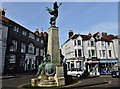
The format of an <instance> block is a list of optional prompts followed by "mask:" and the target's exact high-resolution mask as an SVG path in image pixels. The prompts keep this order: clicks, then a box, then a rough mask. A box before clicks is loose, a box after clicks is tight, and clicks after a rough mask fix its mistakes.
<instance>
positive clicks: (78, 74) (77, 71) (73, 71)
mask: <svg viewBox="0 0 120 89" xmlns="http://www.w3.org/2000/svg"><path fill="white" fill-rule="evenodd" d="M67 75H72V76H76V77H78V78H79V77H82V75H83V70H80V69H76V68H74V69H71V70H68V71H67Z"/></svg>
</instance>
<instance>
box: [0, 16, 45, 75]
mask: <svg viewBox="0 0 120 89" xmlns="http://www.w3.org/2000/svg"><path fill="white" fill-rule="evenodd" d="M0 19H1V23H0V24H1V25H2V31H5V32H6V33H5V32H4V34H6V35H3V34H2V36H5V37H4V38H6V41H5V42H4V43H5V45H6V46H4V47H5V48H4V52H3V51H2V53H4V54H2V55H3V56H4V57H3V58H2V60H4V61H3V62H4V63H3V64H4V65H3V68H4V71H3V72H4V73H8V74H9V73H11V72H12V73H17V72H25V71H35V70H37V67H38V65H39V64H40V63H41V61H42V60H43V55H44V53H45V52H44V39H43V38H42V37H41V36H40V35H39V34H38V35H37V34H36V33H34V32H31V31H30V30H28V29H27V28H25V27H23V26H21V25H20V24H18V23H16V22H15V21H13V20H10V19H9V18H7V17H6V16H5V14H4V15H2V16H1V18H0ZM6 19H7V21H8V22H7V23H6V22H5V21H4V20H6ZM6 26H7V27H6ZM2 43H3V42H2Z"/></svg>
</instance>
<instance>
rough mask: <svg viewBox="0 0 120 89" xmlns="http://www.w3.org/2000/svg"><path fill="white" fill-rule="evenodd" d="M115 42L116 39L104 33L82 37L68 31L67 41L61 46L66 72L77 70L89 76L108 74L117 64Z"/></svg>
mask: <svg viewBox="0 0 120 89" xmlns="http://www.w3.org/2000/svg"><path fill="white" fill-rule="evenodd" d="M100 35H101V36H100ZM115 42H116V43H117V42H118V37H117V36H114V35H107V34H106V33H102V34H100V33H99V32H97V33H95V34H93V35H92V34H88V35H82V34H74V33H73V32H72V31H70V32H69V39H68V40H67V41H66V42H65V43H64V44H63V45H62V46H61V49H62V54H63V55H64V57H65V60H66V63H67V66H68V70H71V69H72V68H77V69H80V70H87V71H88V72H89V73H90V74H91V75H100V74H110V73H111V68H112V66H113V65H114V64H116V63H117V62H118V51H117V48H116V47H115V46H116V45H115V44H116V43H115Z"/></svg>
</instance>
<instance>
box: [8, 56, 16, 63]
mask: <svg viewBox="0 0 120 89" xmlns="http://www.w3.org/2000/svg"><path fill="white" fill-rule="evenodd" d="M9 63H16V56H15V55H10V56H9Z"/></svg>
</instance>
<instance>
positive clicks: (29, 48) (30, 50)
mask: <svg viewBox="0 0 120 89" xmlns="http://www.w3.org/2000/svg"><path fill="white" fill-rule="evenodd" d="M28 53H34V45H33V44H32V43H30V44H29V47H28Z"/></svg>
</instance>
